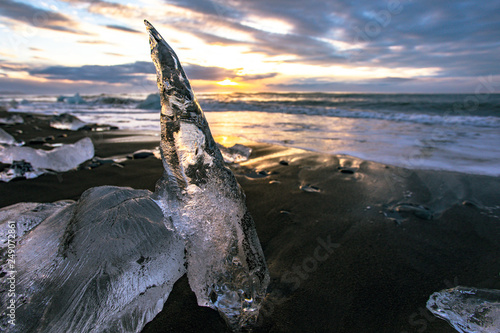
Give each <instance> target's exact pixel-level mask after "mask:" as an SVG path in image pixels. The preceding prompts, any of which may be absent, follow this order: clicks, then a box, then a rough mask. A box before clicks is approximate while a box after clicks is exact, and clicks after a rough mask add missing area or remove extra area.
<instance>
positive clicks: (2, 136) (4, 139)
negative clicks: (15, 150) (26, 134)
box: [0, 128, 16, 145]
mask: <svg viewBox="0 0 500 333" xmlns="http://www.w3.org/2000/svg"><path fill="white" fill-rule="evenodd" d="M0 143H1V144H6V145H13V144H15V143H16V139H14V137H13V136H12V135H10V134H9V133H7V132H5V131H4V130H3V129H1V128H0Z"/></svg>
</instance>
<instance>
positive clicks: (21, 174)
mask: <svg viewBox="0 0 500 333" xmlns="http://www.w3.org/2000/svg"><path fill="white" fill-rule="evenodd" d="M44 173H45V170H40V169H37V170H34V169H33V167H32V166H31V164H30V163H27V162H25V161H14V162H13V163H12V164H11V166H10V168H8V169H7V170H4V171H2V172H0V180H1V181H3V182H6V183H7V182H10V181H11V180H12V179H16V178H26V179H32V178H36V177H38V176H40V175H42V174H44Z"/></svg>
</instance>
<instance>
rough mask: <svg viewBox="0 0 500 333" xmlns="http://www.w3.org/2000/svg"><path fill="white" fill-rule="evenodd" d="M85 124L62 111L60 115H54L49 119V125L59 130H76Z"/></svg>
mask: <svg viewBox="0 0 500 333" xmlns="http://www.w3.org/2000/svg"><path fill="white" fill-rule="evenodd" d="M85 125H87V124H86V123H84V122H83V121H81V120H80V119H78V118H77V117H75V116H73V115H71V114H69V113H63V114H61V115H58V116H54V117H52V119H51V120H50V127H53V128H57V129H61V130H71V131H78V130H79V129H80V128H82V127H84V126H85Z"/></svg>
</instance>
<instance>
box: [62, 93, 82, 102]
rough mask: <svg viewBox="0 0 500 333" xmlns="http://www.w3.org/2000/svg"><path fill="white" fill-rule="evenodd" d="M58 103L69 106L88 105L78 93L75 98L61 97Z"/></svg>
mask: <svg viewBox="0 0 500 333" xmlns="http://www.w3.org/2000/svg"><path fill="white" fill-rule="evenodd" d="M57 101H58V102H65V103H67V104H86V103H87V102H85V100H84V99H83V98H82V97H81V96H80V94H79V93H76V94H75V95H74V96H59V97H57Z"/></svg>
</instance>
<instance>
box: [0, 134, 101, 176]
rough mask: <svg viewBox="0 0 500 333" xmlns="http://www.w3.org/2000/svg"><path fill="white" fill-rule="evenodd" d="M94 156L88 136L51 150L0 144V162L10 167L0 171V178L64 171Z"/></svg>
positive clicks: (92, 146)
mask: <svg viewBox="0 0 500 333" xmlns="http://www.w3.org/2000/svg"><path fill="white" fill-rule="evenodd" d="M92 157H94V145H93V144H92V140H90V139H89V138H83V139H81V140H80V141H78V142H76V143H74V144H65V145H62V146H60V147H56V148H54V149H52V150H42V149H34V148H30V147H13V146H0V162H1V163H5V164H10V165H11V167H10V168H9V169H8V170H6V171H3V172H1V173H0V180H2V181H5V182H8V181H10V180H12V179H14V178H18V177H25V178H27V179H29V178H35V177H38V176H39V175H41V174H43V173H46V172H47V171H48V170H52V171H57V172H65V171H69V170H71V169H74V168H76V167H77V166H78V165H80V164H81V163H83V162H85V161H86V160H89V159H91V158H92Z"/></svg>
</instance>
